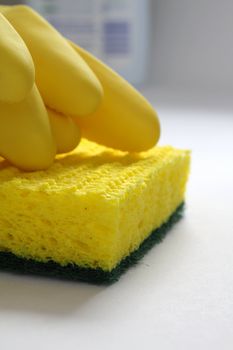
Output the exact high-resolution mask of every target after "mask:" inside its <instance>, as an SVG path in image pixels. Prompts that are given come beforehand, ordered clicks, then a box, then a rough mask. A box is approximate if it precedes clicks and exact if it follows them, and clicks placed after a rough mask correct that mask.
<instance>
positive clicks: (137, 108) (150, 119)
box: [70, 42, 160, 152]
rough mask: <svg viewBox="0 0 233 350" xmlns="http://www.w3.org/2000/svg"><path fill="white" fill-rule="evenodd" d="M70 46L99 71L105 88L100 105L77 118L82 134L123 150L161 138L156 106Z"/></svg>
mask: <svg viewBox="0 0 233 350" xmlns="http://www.w3.org/2000/svg"><path fill="white" fill-rule="evenodd" d="M70 44H71V46H72V47H73V48H74V49H75V50H76V52H77V53H79V54H80V56H81V57H82V58H83V59H84V60H85V61H86V63H87V64H88V65H89V66H90V68H91V69H92V71H93V72H94V73H95V74H96V76H97V77H98V79H99V81H100V82H101V84H102V86H103V89H104V97H103V101H102V104H101V105H100V108H99V109H98V110H97V111H96V112H95V113H93V114H92V115H90V116H87V117H85V118H77V119H75V121H76V122H77V124H78V125H79V126H80V128H81V130H82V135H83V136H84V137H86V138H88V139H90V140H92V141H95V142H98V143H100V144H104V145H106V146H109V147H113V148H117V149H120V150H123V151H136V152H139V151H145V150H147V149H149V148H151V147H153V146H154V145H155V144H156V143H157V142H158V140H159V137H160V123H159V119H158V116H157V113H156V111H155V110H154V108H153V107H152V106H151V105H150V104H149V102H148V101H147V100H146V99H145V98H144V97H143V96H142V95H141V94H140V93H139V92H138V91H136V90H135V89H134V88H133V87H132V86H131V85H130V84H129V83H128V82H126V81H125V80H124V79H123V78H122V77H120V76H119V75H118V74H117V73H115V72H114V71H113V70H112V69H110V68H109V67H107V66H106V65H105V64H104V63H102V62H101V61H99V60H98V59H96V58H95V57H94V56H93V55H91V54H90V53H88V52H87V51H85V50H84V49H81V48H80V47H79V46H78V45H75V44H74V43H71V42H70Z"/></svg>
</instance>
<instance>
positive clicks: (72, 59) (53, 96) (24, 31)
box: [2, 5, 103, 116]
mask: <svg viewBox="0 0 233 350" xmlns="http://www.w3.org/2000/svg"><path fill="white" fill-rule="evenodd" d="M2 12H3V14H4V16H5V17H6V18H7V19H8V20H9V22H10V23H11V24H12V25H13V26H14V28H15V29H16V30H17V32H18V33H19V34H20V36H21V37H22V38H23V40H24V41H25V43H26V45H27V47H28V49H29V51H30V53H31V55H32V58H33V61H34V65H35V69H36V83H37V86H38V88H39V91H40V93H41V96H42V98H43V100H44V103H45V104H46V106H48V107H50V108H52V109H53V110H56V111H58V112H60V113H62V114H65V115H73V116H76V115H88V114H90V113H92V112H94V111H95V110H96V109H97V107H98V106H99V104H100V102H101V100H102V94H103V91H102V87H101V84H100V83H99V81H98V79H97V78H96V76H95V74H94V73H93V72H92V71H91V69H90V68H89V67H88V65H87V64H86V63H85V61H84V60H83V59H82V58H81V57H80V55H79V54H78V53H77V52H75V50H73V49H72V47H71V46H70V45H69V44H68V43H67V41H66V40H65V39H64V38H63V37H62V36H61V35H60V34H59V33H58V32H57V31H56V30H55V28H53V27H52V26H51V25H50V24H49V23H48V22H47V21H46V20H45V19H43V18H42V17H41V16H40V15H39V14H37V13H36V12H35V11H33V10H32V9H31V8H30V7H27V6H23V5H18V6H11V7H8V8H3V9H2Z"/></svg>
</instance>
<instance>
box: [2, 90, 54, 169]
mask: <svg viewBox="0 0 233 350" xmlns="http://www.w3.org/2000/svg"><path fill="white" fill-rule="evenodd" d="M0 116H1V118H0V154H1V155H2V156H3V157H4V158H6V159H8V160H9V161H10V162H11V163H12V164H14V165H16V166H17V167H19V168H21V169H23V170H41V169H46V168H48V167H49V166H50V165H51V164H52V162H53V159H54V157H55V154H56V146H55V142H54V138H53V135H52V132H51V127H50V123H49V119H48V114H47V111H46V108H45V106H44V103H43V101H42V99H41V97H40V94H39V92H38V90H37V88H36V85H35V84H34V86H33V88H32V90H31V91H30V93H29V94H28V95H27V97H26V98H25V99H24V100H23V101H20V102H18V103H13V104H10V103H3V102H0Z"/></svg>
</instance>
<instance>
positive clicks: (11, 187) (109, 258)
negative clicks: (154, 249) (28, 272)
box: [0, 140, 190, 272]
mask: <svg viewBox="0 0 233 350" xmlns="http://www.w3.org/2000/svg"><path fill="white" fill-rule="evenodd" d="M189 162H190V155H189V152H188V151H185V150H177V149H174V148H172V147H170V146H166V147H156V148H154V149H152V150H150V151H147V152H144V153H141V154H128V153H125V152H121V151H116V150H112V149H109V148H106V147H103V146H100V145H97V144H95V143H91V142H89V141H86V140H83V141H82V142H81V144H80V145H79V147H78V149H76V150H75V151H74V152H72V153H70V154H68V155H67V154H66V155H63V156H59V157H58V158H57V159H56V161H55V163H54V164H53V165H52V166H51V167H50V168H49V169H48V170H46V171H37V172H23V171H20V170H19V169H17V168H15V167H12V166H10V165H9V164H8V163H7V162H6V161H4V160H3V159H2V160H1V161H0V251H1V252H2V253H3V254H5V253H10V254H11V255H12V254H13V255H14V256H16V257H19V258H23V259H25V258H26V259H32V260H33V261H37V262H40V263H47V262H51V261H52V262H54V263H56V264H58V265H59V266H64V267H65V266H68V265H70V264H72V266H78V267H81V268H88V269H96V271H99V270H100V269H101V270H103V271H105V272H111V271H112V270H113V269H114V268H116V267H117V266H118V265H119V263H120V262H121V261H123V260H124V258H125V257H127V256H129V255H130V254H131V253H132V252H134V251H135V250H137V249H138V248H139V246H140V244H141V243H142V242H143V241H144V240H145V239H146V238H147V237H148V236H149V235H150V234H151V232H152V231H154V230H156V229H157V228H159V227H160V226H161V225H162V224H163V223H165V222H166V221H167V220H168V218H169V217H170V216H171V215H172V213H174V212H175V210H176V209H177V208H178V207H179V206H180V204H181V203H182V202H183V201H184V193H185V186H186V182H187V178H188V173H189ZM56 266H57V265H56ZM0 268H1V260H0Z"/></svg>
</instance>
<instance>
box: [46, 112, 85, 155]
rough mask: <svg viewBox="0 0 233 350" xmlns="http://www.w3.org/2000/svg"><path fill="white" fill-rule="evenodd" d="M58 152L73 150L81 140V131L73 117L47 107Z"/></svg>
mask: <svg viewBox="0 0 233 350" xmlns="http://www.w3.org/2000/svg"><path fill="white" fill-rule="evenodd" d="M47 112H48V116H49V120H50V125H51V128H52V133H53V136H54V138H55V142H56V145H57V153H66V152H70V151H72V150H73V149H74V148H75V147H77V145H78V144H79V142H80V139H81V132H80V130H79V127H78V125H77V124H76V123H75V122H74V121H73V119H72V118H71V117H66V116H64V115H61V114H59V113H57V112H55V111H53V110H51V109H49V108H47Z"/></svg>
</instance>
